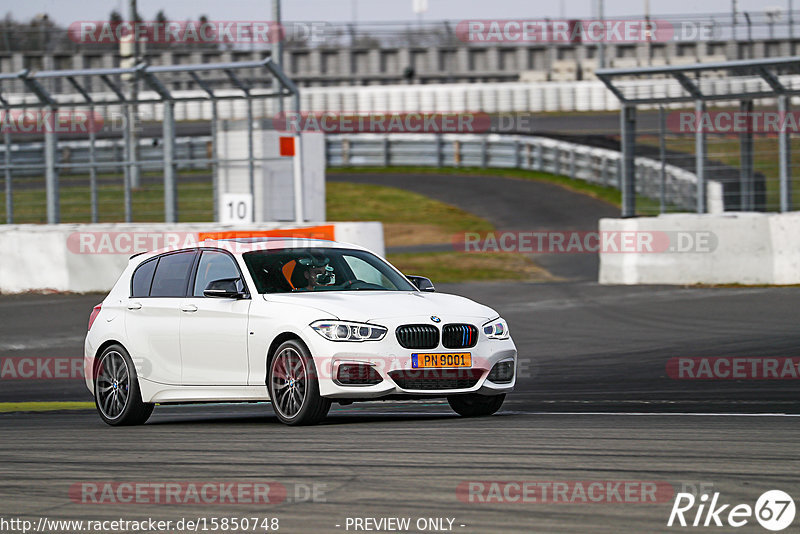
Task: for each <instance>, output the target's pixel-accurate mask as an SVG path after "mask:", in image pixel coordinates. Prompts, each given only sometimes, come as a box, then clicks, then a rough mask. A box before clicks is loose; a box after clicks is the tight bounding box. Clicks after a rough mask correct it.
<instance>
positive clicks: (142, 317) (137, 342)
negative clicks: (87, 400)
mask: <svg viewBox="0 0 800 534" xmlns="http://www.w3.org/2000/svg"><path fill="white" fill-rule="evenodd" d="M516 359H517V351H516V347H515V346H514V342H513V341H512V340H511V337H510V336H509V331H508V325H507V324H506V322H505V321H504V320H503V319H502V318H500V317H499V315H498V314H497V313H496V312H495V311H494V310H492V309H491V308H488V307H486V306H483V305H481V304H478V303H476V302H473V301H471V300H469V299H466V298H464V297H460V296H455V295H445V294H441V293H436V292H434V288H433V285H432V284H431V283H430V281H429V280H428V279H426V278H422V277H413V276H408V277H407V276H404V275H403V274H402V273H401V272H399V271H398V270H397V269H396V268H394V267H393V266H392V265H390V264H389V263H387V262H386V261H385V260H383V259H381V258H380V257H378V256H376V255H375V254H372V253H371V252H369V251H368V250H366V249H364V248H361V247H358V246H354V245H347V244H343V243H337V242H333V241H321V240H320V241H317V240H311V241H309V240H303V241H294V240H284V239H274V238H273V239H261V240H253V241H246V240H245V241H206V242H204V243H203V244H202V245H200V246H198V247H194V248H188V249H179V250H174V249H172V250H166V249H165V250H160V251H155V252H149V253H146V254H142V255H138V256H134V257H133V258H131V260H130V262H129V265H128V267H127V268H126V269H125V271H124V272H123V273H122V276H121V277H120V279H119V281H118V282H117V283H116V285H115V286H114V288H113V289H112V290H111V292H110V293H109V294H108V296H107V297H106V298H105V300H104V301H103V302H102V303H101V304H99V305H97V306H96V307H95V308H94V310H93V311H92V314H91V317H90V319H89V333H88V335H87V336H86V343H85V366H86V385H87V386H88V388H89V389H90V391H91V392H92V393H93V395H94V397H95V403H96V405H97V411H98V413H99V414H100V417H101V418H102V419H103V421H105V422H106V423H108V424H110V425H131V424H141V423H144V422H145V421H146V420H147V419H148V417H149V416H150V414H151V413H152V411H153V407H154V406H155V404H180V403H195V402H258V401H267V400H269V401H271V402H272V406H273V408H274V410H275V413H276V415H277V417H278V418H279V419H280V420H281V421H282V422H284V423H286V424H290V425H302V424H314V423H317V422H319V421H320V420H322V419H323V418H324V417H325V416H326V414H327V413H328V410H329V408H330V406H331V403H332V402H339V403H341V404H349V403H351V402H354V401H360V400H369V399H392V398H395V399H402V398H431V397H446V398H447V400H448V401H449V403H450V406H451V407H452V408H453V409H454V410H455V411H456V412H457V413H459V414H461V415H463V416H480V415H490V414H493V413H494V412H496V411H497V410H498V409H499V408H500V406H501V405H502V403H503V400H504V398H505V394H506V393H507V392H509V391H511V390H512V389H513V388H514V383H515V379H516V377H515V369H516Z"/></svg>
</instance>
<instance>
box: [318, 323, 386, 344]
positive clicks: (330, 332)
mask: <svg viewBox="0 0 800 534" xmlns="http://www.w3.org/2000/svg"><path fill="white" fill-rule="evenodd" d="M311 328H313V329H314V330H316V331H317V333H318V334H319V335H321V336H322V337H324V338H325V339H329V340H331V341H380V340H381V339H383V336H385V335H386V332H387V329H386V328H385V327H383V326H378V325H374V324H366V323H352V322H350V321H315V322H313V323H311Z"/></svg>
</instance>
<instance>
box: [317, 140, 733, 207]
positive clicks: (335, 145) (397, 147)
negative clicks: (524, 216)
mask: <svg viewBox="0 0 800 534" xmlns="http://www.w3.org/2000/svg"><path fill="white" fill-rule="evenodd" d="M326 145H327V146H326V154H327V156H326V157H327V164H328V166H331V167H349V166H353V167H359V166H361V167H367V166H377V167H391V166H425V167H483V168H501V169H503V168H505V169H526V170H532V171H541V172H549V173H552V174H556V175H564V176H568V177H569V178H572V179H575V180H582V181H585V182H589V183H593V184H598V185H603V186H607V187H613V188H615V189H619V188H620V178H621V176H622V154H621V153H620V152H617V151H614V150H608V149H603V148H593V147H589V146H586V145H581V144H578V143H570V142H566V141H557V140H554V139H549V138H546V137H535V136H522V135H499V134H491V135H482V136H481V135H457V134H419V135H410V134H355V135H328V136H326ZM635 167H636V177H637V180H636V192H637V194H639V195H642V196H645V197H649V198H653V199H662V198H663V200H662V206H663V205H672V206H674V207H676V208H678V209H680V210H688V211H693V210H694V207H695V205H696V202H697V201H696V195H697V176H696V175H694V174H693V173H691V172H689V171H686V170H685V169H682V168H680V167H677V166H675V165H669V164H663V163H662V162H661V161H658V160H655V159H650V158H644V157H638V158H636V159H635ZM707 187H708V201H709V210H710V211H711V210H713V211H715V212H719V211H722V210H723V201H722V187H721V185H720V184H719V183H717V182H715V181H709V182H708V183H707Z"/></svg>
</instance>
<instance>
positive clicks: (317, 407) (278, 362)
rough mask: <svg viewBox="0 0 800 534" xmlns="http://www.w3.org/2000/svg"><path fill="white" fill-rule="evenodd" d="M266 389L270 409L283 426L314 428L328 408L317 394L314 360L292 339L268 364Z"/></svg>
mask: <svg viewBox="0 0 800 534" xmlns="http://www.w3.org/2000/svg"><path fill="white" fill-rule="evenodd" d="M267 388H268V389H269V398H270V401H271V402H272V408H273V410H274V411H275V415H277V416H278V419H279V420H280V421H281V422H282V423H284V424H287V425H292V426H300V425H315V424H317V423H319V422H320V421H322V420H323V419H324V418H325V416H326V415H328V410H330V408H331V401H330V399H325V398H323V397H321V396H320V394H319V380H318V379H317V368H316V367H315V366H314V358H312V357H311V354H310V353H309V352H308V348H306V346H305V345H304V344H303V343H302V342H300V341H299V340H296V339H290V340H289V341H286V342H285V343H283V344H282V345H281V346H280V347H278V350H276V351H275V356H274V357H273V358H272V360H271V361H270V365H269V375H268V377H267Z"/></svg>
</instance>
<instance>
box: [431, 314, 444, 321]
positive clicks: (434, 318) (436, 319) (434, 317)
mask: <svg viewBox="0 0 800 534" xmlns="http://www.w3.org/2000/svg"><path fill="white" fill-rule="evenodd" d="M431 321H433V322H434V323H441V322H442V320H441V319H439V318H438V317H436V316H435V315H431Z"/></svg>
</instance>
